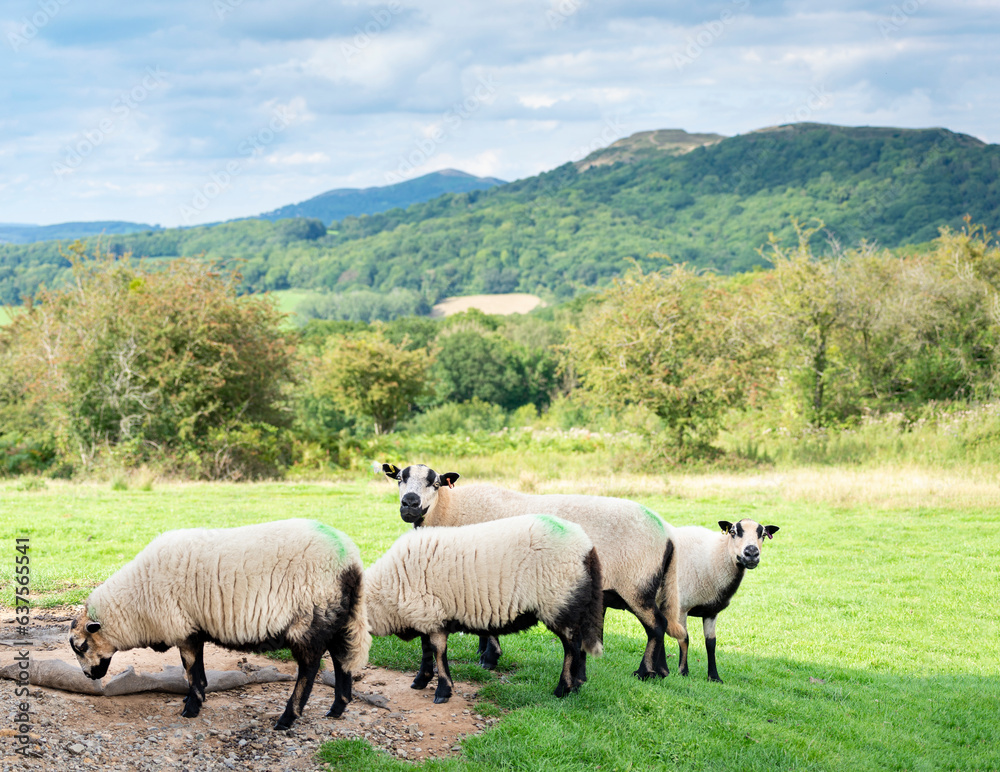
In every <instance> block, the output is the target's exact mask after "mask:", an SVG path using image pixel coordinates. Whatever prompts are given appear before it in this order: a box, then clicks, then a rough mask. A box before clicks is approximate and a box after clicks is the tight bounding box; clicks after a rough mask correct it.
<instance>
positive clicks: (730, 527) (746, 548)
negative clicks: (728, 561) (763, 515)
mask: <svg viewBox="0 0 1000 772" xmlns="http://www.w3.org/2000/svg"><path fill="white" fill-rule="evenodd" d="M719 528H721V529H722V532H723V533H725V534H726V535H727V536H728V537H729V539H728V547H729V554H730V555H731V556H732V558H733V561H734V562H735V563H736V565H738V566H739V567H740V568H749V569H753V568H756V567H757V566H758V564H759V563H760V548H761V546H762V545H763V544H764V539H765V538H768V539H773V538H774V534H775V533H777V532H778V526H776V525H761V524H760V523H757V522H755V521H753V520H751V519H750V518H744V519H743V520H740V521H739V522H738V523H730V522H729V521H728V520H720V521H719Z"/></svg>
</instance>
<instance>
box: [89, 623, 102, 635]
mask: <svg viewBox="0 0 1000 772" xmlns="http://www.w3.org/2000/svg"><path fill="white" fill-rule="evenodd" d="M100 629H101V623H100V622H87V632H88V633H96V632H97V631H98V630H100Z"/></svg>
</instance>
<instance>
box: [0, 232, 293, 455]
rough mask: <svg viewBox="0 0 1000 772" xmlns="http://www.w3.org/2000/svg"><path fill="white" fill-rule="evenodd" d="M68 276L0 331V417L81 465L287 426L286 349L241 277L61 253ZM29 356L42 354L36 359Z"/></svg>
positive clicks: (211, 447) (264, 303)
mask: <svg viewBox="0 0 1000 772" xmlns="http://www.w3.org/2000/svg"><path fill="white" fill-rule="evenodd" d="M69 257H70V259H71V261H72V263H73V271H74V276H75V282H74V284H73V286H71V287H70V288H69V289H65V290H60V291H50V290H43V291H42V292H41V293H39V295H38V296H37V297H36V298H34V299H32V301H31V302H30V303H29V304H28V307H27V308H26V310H25V312H24V313H22V314H19V315H18V316H17V318H16V319H15V321H14V322H13V323H12V324H11V325H9V326H8V327H6V328H4V329H3V331H2V333H0V335H2V338H3V339H2V343H0V370H5V371H6V372H7V373H8V374H9V373H14V374H16V375H15V376H14V377H12V378H11V377H8V378H6V379H5V380H4V383H3V384H2V385H3V388H2V389H0V418H3V419H7V418H13V419H15V422H16V423H18V424H20V425H23V426H33V427H35V428H36V429H39V428H40V429H42V430H44V431H45V432H48V433H49V434H51V435H52V436H53V438H54V444H55V446H56V448H57V450H58V452H59V454H60V455H61V456H62V457H63V458H66V459H69V458H75V459H76V461H77V462H78V463H80V464H81V465H82V466H83V467H88V466H90V465H91V464H92V462H93V460H94V458H95V456H96V455H97V454H98V453H101V452H105V451H112V450H113V449H115V448H116V447H117V446H118V445H120V444H123V450H125V451H126V453H127V455H129V456H130V457H131V459H132V460H133V461H134V462H138V463H141V462H142V461H155V460H157V459H160V458H173V457H180V456H185V457H187V456H189V455H192V454H193V456H192V457H199V456H200V455H201V454H203V453H209V454H211V453H214V452H215V450H216V449H217V448H216V445H215V443H216V439H217V437H218V436H219V432H223V433H225V432H229V431H240V429H239V427H240V426H243V425H248V424H252V425H271V426H281V425H284V424H286V423H287V422H288V420H289V416H290V413H289V411H288V409H287V405H286V402H285V400H286V398H285V390H286V387H287V384H288V383H289V382H290V381H291V379H292V363H293V361H294V356H295V352H294V349H293V348H292V346H291V344H290V341H289V340H288V339H287V338H286V336H285V333H284V332H283V331H282V329H281V320H282V316H281V314H280V313H278V311H277V310H276V309H275V308H274V306H273V305H272V304H271V303H270V301H269V300H266V299H262V298H239V297H237V295H236V290H235V288H236V284H237V283H238V280H239V277H238V276H235V275H232V274H221V273H219V272H218V271H217V270H215V268H214V267H213V266H211V265H209V264H206V263H201V262H195V261H189V260H179V261H173V262H171V263H170V264H169V265H167V266H166V267H165V268H164V269H162V270H157V271H153V270H147V269H145V268H143V267H142V266H141V265H140V266H134V265H132V264H131V263H130V262H129V261H128V260H127V259H123V260H118V259H115V258H114V257H113V256H104V257H102V256H96V257H95V259H92V260H87V259H86V258H85V256H84V255H83V253H82V247H81V246H79V245H76V246H75V247H74V249H73V250H72V251H71V254H70V255H69ZM39 352H44V355H43V356H39V355H38V354H39Z"/></svg>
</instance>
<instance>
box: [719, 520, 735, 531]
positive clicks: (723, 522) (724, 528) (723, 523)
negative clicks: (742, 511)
mask: <svg viewBox="0 0 1000 772" xmlns="http://www.w3.org/2000/svg"><path fill="white" fill-rule="evenodd" d="M732 527H733V524H732V523H730V522H729V521H728V520H720V521H719V528H721V529H722V532H723V533H729V529H730V528H732Z"/></svg>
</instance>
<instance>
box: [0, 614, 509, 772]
mask: <svg viewBox="0 0 1000 772" xmlns="http://www.w3.org/2000/svg"><path fill="white" fill-rule="evenodd" d="M73 613H74V611H73V610H72V609H68V608H64V609H50V610H47V611H36V612H34V613H33V614H32V626H31V641H32V646H31V654H32V656H33V657H36V658H37V659H39V660H41V659H61V660H63V661H65V662H68V663H71V664H72V665H73V666H74V667H79V665H78V664H77V661H76V657H75V655H74V654H73V652H72V651H71V650H70V648H69V644H68V630H69V624H68V623H69V621H70V619H71V618H72V615H73ZM0 617H2V618H0V668H2V667H4V666H7V665H10V664H12V663H13V662H14V657H15V656H16V655H17V650H16V649H15V648H14V647H12V646H11V645H10V644H11V642H13V641H14V640H15V629H14V619H13V615H12V613H11V612H10V610H9V609H8V610H6V611H5V612H4V613H2V615H0ZM179 664H180V655H179V654H178V653H177V650H176V649H172V650H170V651H169V652H167V653H165V654H158V653H156V652H154V651H152V650H151V649H135V650H133V651H128V652H119V653H118V654H116V655H115V656H114V659H112V662H111V668H110V670H109V671H108V675H107V677H106V678H105V679H104V680H105V682H107V681H108V680H109V679H110V678H111V677H112V676H114V675H116V674H117V673H120V672H122V671H124V670H125V669H127V668H128V667H129V666H132V667H134V668H135V669H136V671H139V672H149V673H152V672H159V671H160V670H161V669H162V668H163V667H164V666H176V665H179ZM416 664H417V663H416V662H414V666H416ZM327 665H329V663H327ZM268 666H275V667H277V668H278V670H280V671H281V672H285V673H289V674H294V673H295V670H296V666H295V662H278V661H276V660H272V659H268V658H265V657H262V656H256V655H252V654H241V653H238V652H231V651H227V650H225V649H219V648H217V647H214V646H211V645H208V646H206V647H205V668H206V670H238V669H243V670H248V669H249V670H252V669H254V668H255V667H268ZM360 676H361V677H360V678H359V679H358V680H356V681H355V685H354V700H353V701H352V702H351V704H350V705H349V706H348V708H347V711H346V712H345V714H344V716H343V717H342V718H341V719H332V718H327V717H326V715H325V714H326V712H327V711H328V710H329V709H330V705H331V704H332V703H333V689H332V688H331V687H329V686H327V685H326V684H324V683H321V682H320V681H319V680H317V681H316V685H315V687H314V688H313V692H312V696H311V697H310V698H309V702H308V704H307V705H306V709H305V714H304V715H303V716H302V717H301V718H300V719H298V721H296V723H295V725H294V726H293V727H292V729H291V730H290V731H287V732H276V731H274V729H273V725H274V722H275V721H276V720H277V718H278V716H279V715H281V712H282V711H283V710H284V707H285V702H286V701H287V700H288V696H289V695H290V694H291V689H292V685H293V682H278V683H270V684H255V685H250V686H244V687H239V688H237V689H232V690H229V691H219V692H211V693H209V694H208V695H207V697H206V699H205V704H204V705H203V707H202V710H201V714H200V715H199V716H198V717H197V718H194V719H184V718H181V716H180V713H181V710H182V707H183V695H180V694H167V693H162V692H143V693H139V694H129V695H122V696H117V697H108V696H92V695H84V694H75V693H70V692H63V691H57V690H54V689H48V688H44V687H40V686H31V687H30V692H29V696H28V698H27V700H28V702H29V703H30V706H31V712H30V717H31V722H30V723H31V724H32V729H31V736H32V743H31V746H30V747H31V750H32V752H33V753H34V754H37V755H35V756H34V757H33V758H29V759H27V760H26V759H25V758H24V757H23V756H20V755H15V754H14V748H15V747H17V744H16V741H15V739H14V735H15V734H17V730H16V728H15V724H14V719H15V715H16V709H17V705H18V703H19V702H21V701H23V700H24V699H25V698H24V697H16V696H15V694H14V690H15V688H16V687H15V682H14V681H11V680H3V679H0V716H2V717H3V718H4V719H5V720H4V721H3V723H2V724H0V770H2V771H3V772H7V770H11V771H13V770H23V769H40V770H128V771H129V772H132V771H134V770H136V771H140V772H144V771H145V770H160V769H177V770H191V771H192V772H194V770H199V772H200V771H201V770H231V769H237V770H315V769H318V768H320V764H319V763H318V762H317V761H316V760H315V758H314V755H315V752H316V750H317V749H318V747H319V745H320V744H321V743H323V742H326V741H327V740H331V739H337V738H360V739H364V740H366V741H368V742H369V743H371V744H372V745H373V746H375V747H377V748H381V749H383V750H385V751H387V752H388V753H391V754H393V755H395V756H397V757H399V758H402V759H410V760H417V759H426V758H429V757H441V756H447V755H449V754H454V753H456V752H457V751H458V742H459V741H460V740H461V738H463V737H465V736H467V735H470V734H474V733H477V732H480V731H482V730H484V729H486V728H488V727H489V726H490V725H491V724H493V723H495V722H496V719H493V718H484V717H483V716H481V715H477V714H476V713H475V709H474V705H475V702H476V688H475V686H474V685H471V684H467V683H461V682H456V683H455V689H454V695H453V696H452V698H451V699H450V700H449V701H448V702H447V703H444V704H442V705H435V704H434V700H433V687H434V685H435V683H436V682H435V681H432V682H431V685H430V686H429V687H428V688H426V689H422V690H420V691H416V690H413V689H410V682H411V681H412V679H413V673H400V672H396V671H391V670H384V669H381V668H375V667H368V668H365V670H364V672H363V673H361V674H360Z"/></svg>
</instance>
